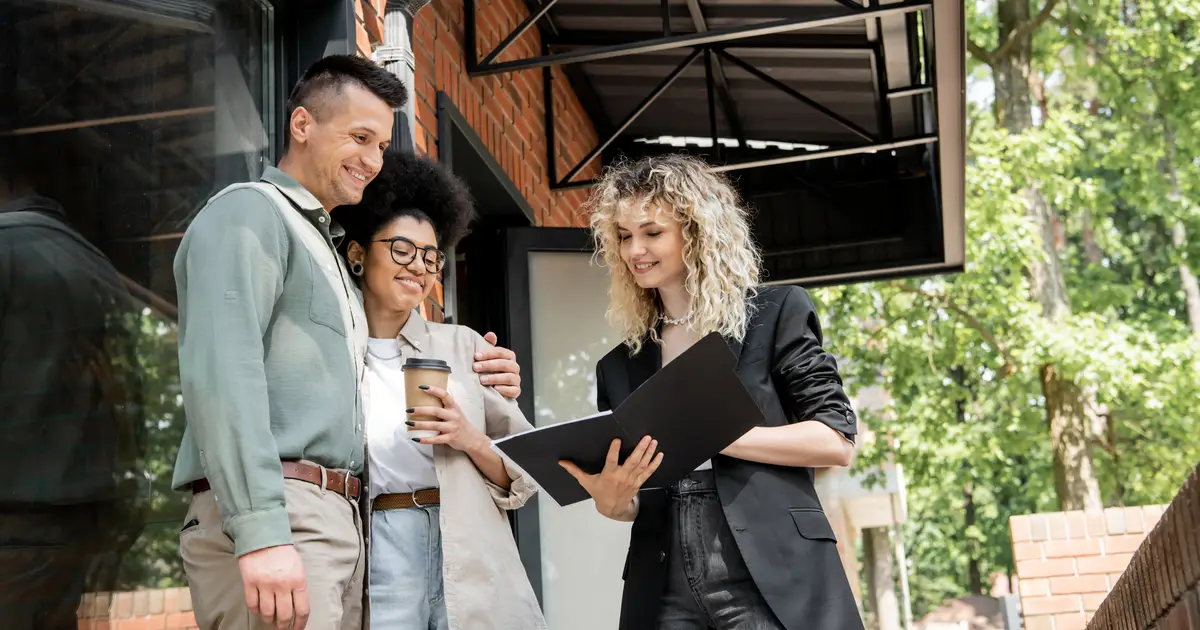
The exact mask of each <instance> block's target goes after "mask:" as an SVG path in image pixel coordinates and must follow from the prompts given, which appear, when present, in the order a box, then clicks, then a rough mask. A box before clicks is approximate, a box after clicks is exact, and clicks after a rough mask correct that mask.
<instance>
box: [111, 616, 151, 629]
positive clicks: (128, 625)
mask: <svg viewBox="0 0 1200 630" xmlns="http://www.w3.org/2000/svg"><path fill="white" fill-rule="evenodd" d="M149 628H150V626H149V625H148V624H147V623H146V617H137V618H134V619H122V620H120V621H118V622H117V629H116V630H149Z"/></svg>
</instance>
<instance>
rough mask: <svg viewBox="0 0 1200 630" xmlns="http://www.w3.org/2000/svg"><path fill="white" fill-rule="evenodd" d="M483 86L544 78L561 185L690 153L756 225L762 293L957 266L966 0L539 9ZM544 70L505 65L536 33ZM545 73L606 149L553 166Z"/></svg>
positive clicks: (531, 62) (545, 5)
mask: <svg viewBox="0 0 1200 630" xmlns="http://www.w3.org/2000/svg"><path fill="white" fill-rule="evenodd" d="M526 4H527V5H528V6H529V7H530V14H529V17H528V18H526V19H525V20H523V21H522V22H520V23H519V24H516V25H515V27H514V28H513V30H512V31H511V33H509V34H507V35H502V39H501V42H500V43H499V44H498V45H497V46H496V47H495V48H494V49H492V50H483V51H479V50H475V43H476V42H477V38H476V32H475V31H476V22H475V11H476V8H475V1H474V0H466V3H465V7H464V8H465V13H466V15H465V18H466V30H467V32H466V41H467V44H468V51H467V66H468V72H469V73H470V74H471V75H473V76H481V75H491V74H499V73H505V72H512V71H517V70H527V69H537V68H541V69H542V71H543V76H544V77H545V98H546V102H547V103H548V106H547V112H546V120H545V125H546V132H547V133H546V135H547V152H548V154H549V155H548V158H547V160H546V162H547V163H548V164H549V165H550V173H549V176H550V179H551V187H552V188H555V189H564V188H575V187H580V186H587V185H589V184H590V183H591V182H590V181H589V180H587V179H585V178H584V177H582V176H581V173H583V172H584V170H585V168H586V167H587V166H588V165H590V164H594V162H595V161H596V160H598V159H605V158H612V157H614V156H616V155H617V154H625V155H631V156H637V155H642V154H647V153H655V152H661V151H667V150H672V151H680V150H682V151H687V152H690V153H694V154H700V155H702V156H703V157H705V158H706V159H707V160H708V161H709V162H710V163H711V164H713V166H714V169H716V170H720V171H727V172H730V173H731V174H732V175H733V176H734V177H735V181H737V183H738V185H739V187H740V190H741V193H742V195H743V196H744V197H745V198H747V200H748V201H750V203H751V205H752V206H753V207H754V208H755V210H756V222H757V223H756V232H757V234H756V236H757V237H758V241H759V243H760V244H761V245H762V246H763V248H764V253H765V255H766V261H767V264H766V266H767V271H768V275H769V277H768V281H770V282H775V283H795V282H803V283H805V284H808V285H815V284H822V283H829V282H844V281H852V280H857V279H864V278H872V277H879V276H883V275H907V274H915V273H930V272H936V271H945V270H956V269H959V268H961V266H962V263H963V161H964V136H965V70H964V69H965V26H964V23H963V5H962V3H961V1H960V0H898V1H895V2H886V1H883V0H861V3H860V2H859V1H858V0H782V1H775V2H770V1H760V2H754V1H753V0H542V1H541V2H536V1H530V2H527V3H526ZM535 26H536V27H537V28H539V29H540V30H541V33H542V41H543V54H541V55H539V56H537V57H534V58H514V56H513V55H512V54H511V53H509V54H505V53H506V52H507V51H508V50H509V48H510V46H511V44H512V43H513V42H515V41H516V40H517V39H518V38H520V37H521V36H522V35H524V34H525V33H526V32H527V31H528V30H529V29H531V28H534V27H535ZM552 67H562V68H563V70H564V71H565V74H566V76H567V77H568V78H569V80H570V81H571V84H572V86H573V87H574V89H575V92H576V94H577V95H578V96H579V98H580V101H581V102H582V103H583V105H584V107H585V109H587V111H588V114H589V115H590V117H591V118H592V121H593V124H594V125H595V127H596V129H597V131H598V133H599V135H600V142H599V143H598V144H597V146H595V147H594V148H593V149H592V150H591V151H590V152H589V153H588V154H587V155H585V156H583V157H582V159H581V160H579V161H578V162H577V163H576V164H575V165H574V166H573V167H572V168H570V169H568V170H567V171H566V172H557V169H556V168H555V164H556V160H555V159H554V158H555V155H556V153H555V151H556V148H557V147H556V143H555V134H554V130H555V128H554V114H555V105H554V98H553V90H552V88H551V84H552V82H553V80H554V79H553V74H552V73H551V72H550V68H552Z"/></svg>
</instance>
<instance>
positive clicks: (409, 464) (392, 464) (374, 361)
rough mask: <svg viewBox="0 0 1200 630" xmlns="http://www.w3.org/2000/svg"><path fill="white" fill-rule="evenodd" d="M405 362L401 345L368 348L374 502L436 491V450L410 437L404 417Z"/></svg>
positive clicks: (366, 405) (366, 397) (378, 343)
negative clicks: (383, 496)
mask: <svg viewBox="0 0 1200 630" xmlns="http://www.w3.org/2000/svg"><path fill="white" fill-rule="evenodd" d="M404 360H405V357H404V356H402V353H401V351H400V343H399V342H398V341H396V340H395V339H374V338H372V339H370V340H368V342H367V370H366V375H365V376H364V378H363V413H364V414H365V417H366V423H367V445H368V449H369V455H370V459H369V462H368V464H369V465H370V467H371V469H370V480H371V488H370V490H371V498H375V497H377V496H379V495H381V494H395V493H401V492H413V491H415V490H421V489H423V488H436V487H437V485H438V480H437V471H436V470H435V469H434V466H433V447H432V446H429V445H426V444H417V443H416V442H414V441H412V439H411V438H409V437H408V435H407V431H408V425H406V424H404V421H405V420H408V414H406V413H404V410H405V409H406V408H407V406H406V405H405V403H404V372H403V371H401V369H400V367H401V366H402V365H404Z"/></svg>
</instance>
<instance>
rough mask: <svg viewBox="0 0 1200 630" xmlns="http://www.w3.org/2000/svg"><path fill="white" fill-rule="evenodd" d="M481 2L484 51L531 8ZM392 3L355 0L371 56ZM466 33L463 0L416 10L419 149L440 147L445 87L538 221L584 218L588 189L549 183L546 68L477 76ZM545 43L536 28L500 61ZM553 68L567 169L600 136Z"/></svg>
mask: <svg viewBox="0 0 1200 630" xmlns="http://www.w3.org/2000/svg"><path fill="white" fill-rule="evenodd" d="M476 4H477V6H476V16H475V30H476V36H477V47H476V49H477V51H478V57H479V58H482V57H483V56H484V55H486V54H487V53H488V52H490V51H491V50H492V49H493V48H495V46H496V45H497V44H498V43H499V42H500V41H501V40H503V39H504V38H505V37H507V36H508V34H509V33H511V32H512V30H513V29H514V28H515V27H516V25H517V24H519V23H520V22H521V21H522V20H524V19H525V17H526V16H528V15H529V12H528V9H527V8H526V6H525V3H524V2H522V0H490V1H484V0H481V1H480V2H477V3H476ZM385 5H386V0H355V13H356V15H357V19H358V38H357V40H358V52H359V54H361V55H363V56H365V57H370V56H371V51H372V50H374V49H375V47H376V46H378V45H379V44H380V43H382V41H383V17H382V16H383V11H384V7H385ZM543 19H544V18H543ZM464 37H465V29H464V22H463V3H462V0H434V2H432V3H430V4H429V5H428V6H426V7H425V8H423V9H421V10H420V11H419V12H418V13H417V20H416V24H414V25H413V53H414V55H415V57H416V85H415V86H409V87H410V89H411V92H412V98H413V102H414V105H415V107H416V108H417V110H416V112H417V127H418V129H417V130H416V132H415V133H414V135H415V140H416V144H417V150H418V151H421V152H425V153H428V154H430V155H433V156H436V155H437V133H438V125H437V93H438V92H439V91H442V92H446V93H447V94H449V95H450V99H451V100H452V101H454V104H455V105H456V106H457V107H458V109H459V110H460V111H462V113H463V115H464V116H465V117H466V119H467V122H468V124H470V126H471V128H472V129H473V130H474V131H475V133H476V134H478V135H479V137H480V138H481V139H482V140H483V144H484V146H486V147H487V149H488V152H489V153H491V154H492V157H493V158H495V159H496V162H497V163H499V164H500V166H501V168H503V169H504V172H505V173H507V174H508V177H509V179H511V180H512V182H513V183H514V184H515V185H516V187H517V189H518V190H520V191H521V194H522V196H524V197H525V199H526V200H527V201H528V202H529V204H530V205H531V206H532V207H533V209H534V212H535V222H536V224H537V225H539V226H545V227H569V226H582V225H584V219H583V216H582V215H581V214H580V212H579V210H580V208H581V206H582V204H583V201H584V199H585V198H586V196H587V191H586V190H573V191H564V192H557V193H555V192H552V191H551V190H550V182H549V178H548V177H547V173H548V171H547V168H546V132H545V126H544V122H543V121H544V114H545V103H544V99H543V98H542V95H543V91H542V90H543V86H542V71H541V70H525V71H522V72H507V73H503V74H499V75H492V76H487V77H479V78H475V79H472V78H470V77H469V76H468V75H467V72H466V54H465V50H466V49H465V46H464V42H465V39H464ZM541 49H542V44H541V36H540V34H539V33H538V30H537V29H536V28H532V29H529V31H528V32H526V33H525V35H524V36H523V37H522V38H521V39H519V40H517V41H516V42H513V44H512V45H511V46H509V48H508V50H506V51H505V52H504V54H503V55H501V56H500V57H499V58H498V59H497V61H511V60H514V59H522V58H527V57H534V56H537V55H539V54H541ZM553 72H554V86H555V91H554V101H555V115H556V118H557V122H556V124H555V142H556V144H557V145H558V146H557V149H556V157H557V160H556V161H557V173H558V174H559V175H560V176H561V175H562V174H564V173H566V172H568V171H569V170H570V169H571V168H573V167H574V166H575V165H576V164H577V163H578V161H579V160H580V159H581V158H582V157H583V156H584V155H586V154H587V152H588V151H590V150H591V149H592V147H594V146H596V144H597V142H598V139H597V136H596V130H595V128H594V127H593V125H592V122H591V120H590V119H589V118H588V116H587V114H586V113H585V112H584V110H583V107H582V105H580V103H579V99H578V98H577V97H576V96H575V92H574V90H573V89H572V88H571V85H570V83H569V82H568V81H567V78H566V76H564V75H563V73H562V70H561V69H558V68H556V69H554V71H553ZM599 167H600V159H599V158H597V159H596V160H595V161H593V162H592V163H591V164H590V165H589V166H588V168H587V169H585V170H584V171H583V172H581V173H580V174H579V176H578V177H577V178H576V179H577V180H583V179H588V178H590V177H594V176H595V175H596V174H597V173H598V171H599Z"/></svg>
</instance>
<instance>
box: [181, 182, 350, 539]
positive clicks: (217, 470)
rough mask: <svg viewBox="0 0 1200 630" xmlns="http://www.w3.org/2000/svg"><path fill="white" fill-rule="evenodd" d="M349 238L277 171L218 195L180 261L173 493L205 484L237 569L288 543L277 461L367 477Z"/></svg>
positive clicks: (187, 239)
mask: <svg viewBox="0 0 1200 630" xmlns="http://www.w3.org/2000/svg"><path fill="white" fill-rule="evenodd" d="M343 234H344V232H343V231H342V230H341V228H340V227H338V226H337V225H336V224H334V223H333V220H332V218H331V217H330V215H329V213H327V212H326V211H325V210H324V209H323V208H322V207H321V203H320V202H318V201H317V199H316V197H314V196H313V195H312V193H310V192H308V191H307V190H306V189H305V188H304V187H303V186H301V185H300V184H299V183H298V182H296V180H294V179H292V178H291V177H289V176H288V175H286V174H285V173H283V172H282V171H280V170H278V169H275V168H268V169H267V170H266V172H265V173H264V174H263V176H262V180H261V181H260V182H256V183H249V184H235V185H233V186H230V187H228V188H226V189H224V190H222V191H221V192H220V193H218V194H217V195H215V196H214V197H213V198H212V199H211V200H210V201H209V203H208V205H207V206H206V207H205V208H204V209H203V210H201V211H200V213H199V214H198V215H197V216H196V218H195V219H194V220H193V221H192V223H191V225H190V226H189V227H188V229H187V232H186V234H185V235H184V237H183V240H182V242H181V243H180V246H179V251H178V253H177V254H176V256H175V267H174V271H175V282H176V286H177V288H178V293H179V372H180V378H181V382H182V385H183V402H184V409H185V411H186V413H187V427H186V429H185V430H184V435H183V444H182V445H181V446H180V450H179V458H178V460H177V461H176V464H175V475H174V479H173V485H174V486H175V487H176V488H177V489H180V490H183V489H186V488H187V487H188V485H189V484H190V483H191V482H192V481H195V480H197V479H200V478H207V479H208V482H209V484H210V485H211V486H212V489H213V492H214V493H215V496H216V498H217V502H218V505H220V508H221V516H222V520H223V524H224V529H225V531H226V532H227V533H228V534H229V536H230V537H231V538H232V539H233V541H234V545H235V548H236V554H237V555H238V556H239V557H240V556H241V555H243V554H246V553H249V552H251V551H256V550H258V549H264V548H266V547H273V546H277V545H285V544H290V543H291V542H292V535H291V527H290V525H289V522H288V515H287V510H286V507H285V505H284V494H283V473H282V468H281V466H280V461H281V460H307V461H310V462H313V463H316V464H320V465H322V466H325V467H327V468H333V469H349V470H351V471H352V472H354V473H356V474H357V473H359V472H361V470H362V467H363V443H364V441H363V417H362V403H361V398H360V395H359V383H360V382H361V379H362V371H363V366H364V358H365V357H364V355H365V350H366V344H367V324H366V318H365V316H364V314H363V309H362V303H361V297H360V295H359V293H358V289H357V288H356V287H355V285H354V282H353V281H352V278H351V277H350V275H349V274H348V273H347V272H346V269H345V265H344V264H343V262H342V260H341V257H340V256H338V255H337V253H336V251H335V249H334V248H335V244H336V243H337V242H339V241H340V239H341V238H342V236H343Z"/></svg>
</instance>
